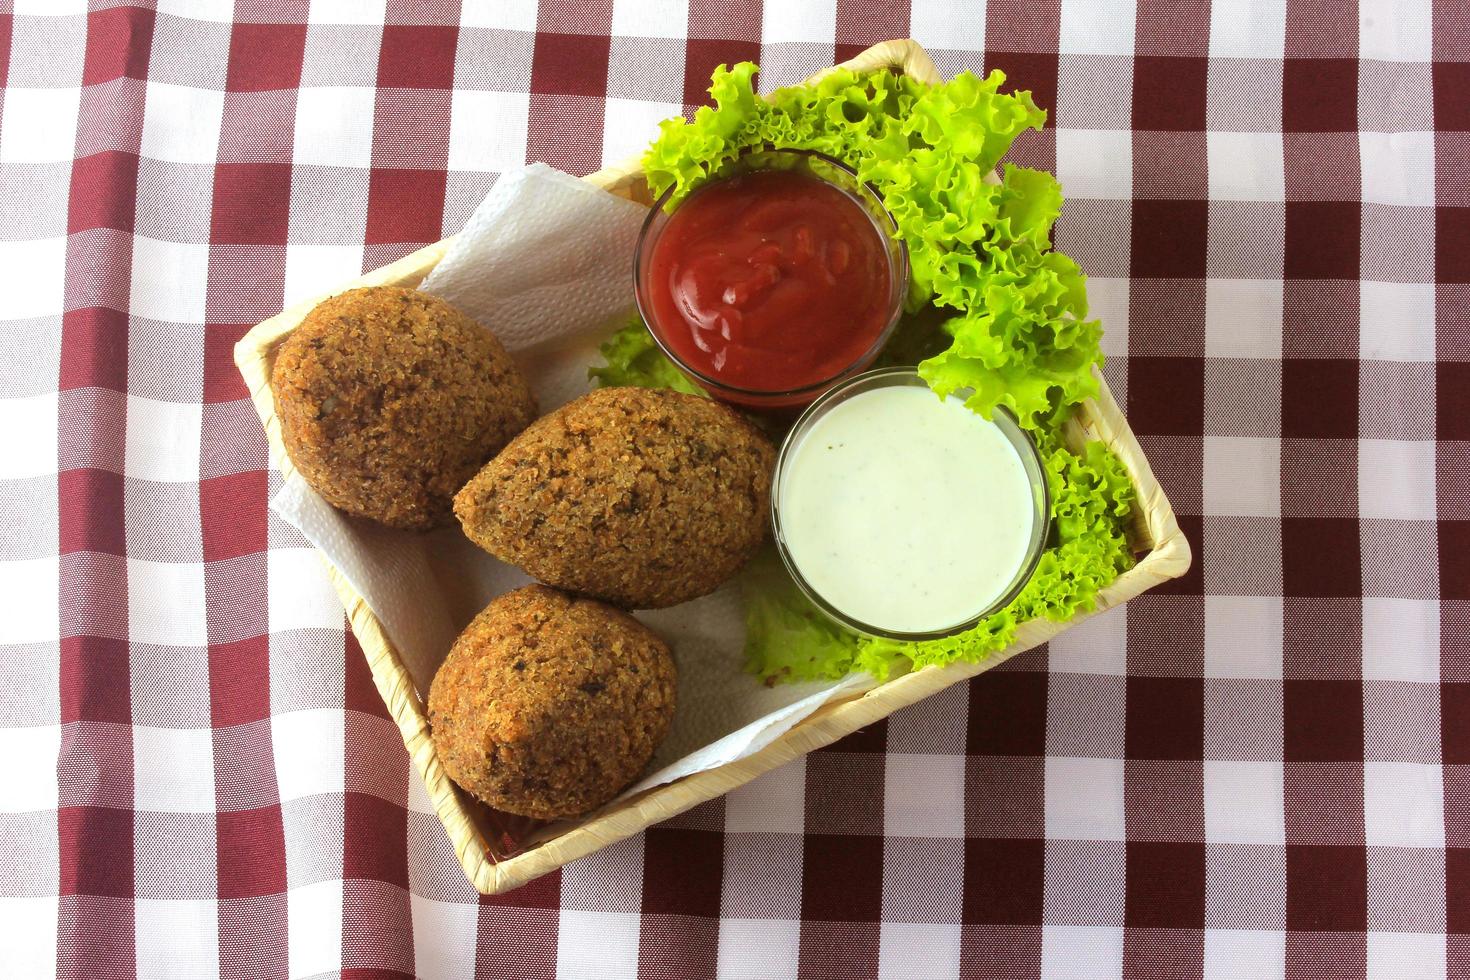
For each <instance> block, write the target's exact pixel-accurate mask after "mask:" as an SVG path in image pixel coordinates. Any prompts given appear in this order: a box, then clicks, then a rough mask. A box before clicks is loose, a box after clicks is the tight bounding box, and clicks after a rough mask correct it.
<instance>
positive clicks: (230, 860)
mask: <svg viewBox="0 0 1470 980" xmlns="http://www.w3.org/2000/svg"><path fill="white" fill-rule="evenodd" d="M214 832H215V837H216V839H217V840H218V841H219V897H220V898H221V899H227V898H254V897H257V896H260V895H274V894H277V893H279V892H283V891H285V890H286V834H285V831H284V830H283V829H282V823H281V806H280V804H279V803H273V804H271V805H270V806H263V807H260V808H258V809H254V810H226V811H221V812H219V813H216V814H215V817H214ZM346 833H347V839H348V840H372V841H373V842H374V844H373V846H372V847H369V848H362V847H348V848H347V849H346V854H347V856H348V857H351V855H353V854H354V853H356V852H360V851H362V850H372V849H375V848H376V847H377V845H378V844H379V843H380V842H378V841H377V840H376V839H375V838H371V837H354V836H353V833H352V830H351V829H350V828H349V829H347V831H346ZM344 873H345V872H344ZM349 877H350V876H349Z"/></svg>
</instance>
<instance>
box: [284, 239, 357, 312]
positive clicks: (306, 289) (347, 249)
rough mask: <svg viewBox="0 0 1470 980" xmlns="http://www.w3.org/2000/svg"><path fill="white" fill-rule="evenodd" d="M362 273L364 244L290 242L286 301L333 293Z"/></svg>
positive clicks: (287, 255)
mask: <svg viewBox="0 0 1470 980" xmlns="http://www.w3.org/2000/svg"><path fill="white" fill-rule="evenodd" d="M361 273H362V246H361V245H300V244H296V243H291V244H288V245H287V246H286V285H285V289H284V293H283V295H284V301H283V305H285V306H290V305H292V304H293V303H299V302H301V301H302V300H304V299H309V298H311V297H313V296H320V295H322V294H323V293H330V292H332V291H334V290H335V289H336V288H337V287H339V286H341V285H342V284H343V283H344V282H346V281H347V280H349V279H355V278H357V277H358V276H359V275H360V274H361Z"/></svg>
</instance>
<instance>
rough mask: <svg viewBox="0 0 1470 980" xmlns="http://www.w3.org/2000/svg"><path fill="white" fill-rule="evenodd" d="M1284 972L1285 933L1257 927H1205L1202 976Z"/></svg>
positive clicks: (1225, 979) (1212, 979)
mask: <svg viewBox="0 0 1470 980" xmlns="http://www.w3.org/2000/svg"><path fill="white" fill-rule="evenodd" d="M1285 975H1286V933H1284V932H1271V931H1266V930H1260V929H1206V930H1205V970H1204V976H1205V980H1240V978H1243V977H1260V978H1265V977H1283V976H1285Z"/></svg>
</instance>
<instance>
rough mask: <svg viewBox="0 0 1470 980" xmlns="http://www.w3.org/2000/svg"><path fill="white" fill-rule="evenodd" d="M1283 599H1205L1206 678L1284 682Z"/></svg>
mask: <svg viewBox="0 0 1470 980" xmlns="http://www.w3.org/2000/svg"><path fill="white" fill-rule="evenodd" d="M1283 622H1284V614H1283V612H1282V601H1281V597H1280V596H1244V595H1241V596H1235V595H1207V596H1205V672H1204V673H1205V676H1206V677H1256V678H1264V679H1267V680H1280V679H1281V676H1282V668H1281V642H1282V629H1283Z"/></svg>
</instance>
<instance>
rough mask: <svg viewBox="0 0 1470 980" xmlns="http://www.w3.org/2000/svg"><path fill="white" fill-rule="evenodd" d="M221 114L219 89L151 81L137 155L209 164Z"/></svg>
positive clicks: (215, 147) (222, 103)
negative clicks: (141, 138)
mask: <svg viewBox="0 0 1470 980" xmlns="http://www.w3.org/2000/svg"><path fill="white" fill-rule="evenodd" d="M224 112H225V93H224V92H222V91H219V90H218V89H212V88H194V87H192V86H188V85H170V84H168V83H166V82H154V81H150V82H148V83H147V90H146V92H145V93H144V103H143V141H142V144H141V148H140V152H141V153H142V155H143V156H145V157H152V158H153V159H155V160H172V161H174V162H176V163H206V164H211V165H212V164H213V163H214V162H215V160H216V159H217V158H218V156H219V130H220V122H221V120H223V118H224ZM298 146H299V144H298Z"/></svg>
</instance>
